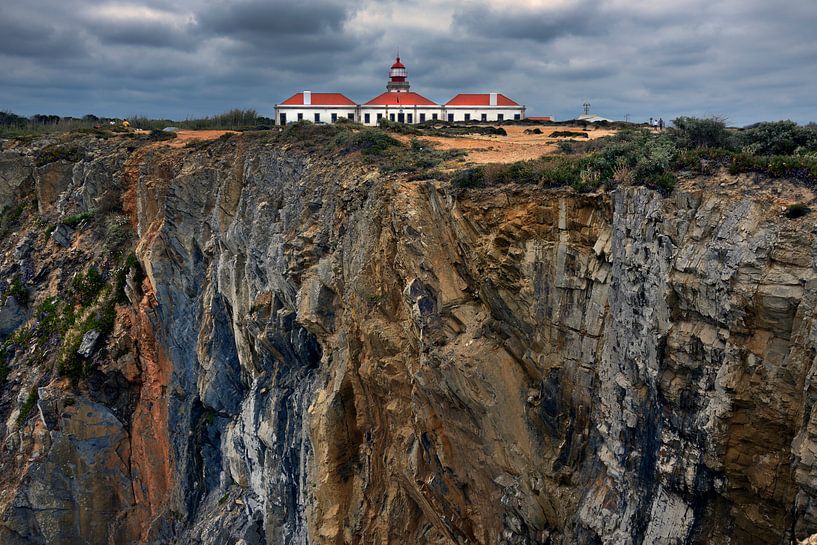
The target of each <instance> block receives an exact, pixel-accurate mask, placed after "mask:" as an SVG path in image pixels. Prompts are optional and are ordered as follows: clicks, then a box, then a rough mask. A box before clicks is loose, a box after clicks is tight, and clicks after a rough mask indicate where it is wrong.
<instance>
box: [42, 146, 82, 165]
mask: <svg viewBox="0 0 817 545" xmlns="http://www.w3.org/2000/svg"><path fill="white" fill-rule="evenodd" d="M82 158H83V154H82V152H81V151H80V150H79V148H78V147H77V146H75V145H74V146H71V145H62V144H51V145H49V146H46V147H44V148H43V149H41V150H40V151H39V153H37V160H36V163H37V166H38V167H41V166H45V165H47V164H49V163H54V162H56V161H68V162H69V163H78V162H79V161H81V160H82Z"/></svg>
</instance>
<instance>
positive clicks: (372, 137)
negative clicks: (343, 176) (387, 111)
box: [336, 128, 402, 156]
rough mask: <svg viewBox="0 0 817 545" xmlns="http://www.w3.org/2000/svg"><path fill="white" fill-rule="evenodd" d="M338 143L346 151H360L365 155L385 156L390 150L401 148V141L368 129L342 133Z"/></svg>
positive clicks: (376, 130) (379, 131) (377, 130)
mask: <svg viewBox="0 0 817 545" xmlns="http://www.w3.org/2000/svg"><path fill="white" fill-rule="evenodd" d="M336 141H337V142H338V143H339V144H341V145H343V146H344V148H345V151H347V152H351V151H360V152H361V153H363V154H364V155H377V156H383V155H385V153H386V152H387V151H389V149H390V148H393V147H400V146H402V144H401V143H400V141H398V140H396V139H394V138H392V137H391V136H389V135H388V134H387V133H385V132H384V131H382V130H380V129H374V128H366V129H362V130H360V131H356V132H347V133H341V134H340V135H338V138H337V139H336Z"/></svg>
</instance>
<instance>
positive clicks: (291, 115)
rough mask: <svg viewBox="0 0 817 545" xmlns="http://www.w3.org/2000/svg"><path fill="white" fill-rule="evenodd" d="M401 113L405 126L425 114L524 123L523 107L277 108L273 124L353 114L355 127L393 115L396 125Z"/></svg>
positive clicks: (328, 120)
mask: <svg viewBox="0 0 817 545" xmlns="http://www.w3.org/2000/svg"><path fill="white" fill-rule="evenodd" d="M401 111H402V112H403V114H404V115H405V117H404V122H405V123H408V114H411V116H412V117H411V123H412V124H417V123H421V121H420V115H421V114H425V120H426V121H431V120H432V119H433V115H434V114H437V119H439V120H440V121H447V120H448V114H454V121H465V114H470V116H471V121H481V119H482V114H483V113H484V114H486V115H487V120H488V121H498V117H497V116H498V114H503V115H504V121H512V120H513V118H514V115H515V114H519V116H520V118H521V119H525V108H524V107H522V106H494V107H491V106H483V107H474V106H448V107H442V106H403V107H399V106H388V107H386V106H360V107H359V108H358V107H355V106H306V105H304V106H301V105H296V106H278V107H277V108H276V109H275V124H276V125H280V124H281V114H282V113H286V121H287V123H295V122H297V121H298V114H301V115H302V116H303V119H305V120H307V121H312V122H313V123H314V122H315V114H316V113H320V114H321V123H331V122H332V114H337V116H338V119H340V118H348V117H349V114H352V116H353V119H354V120H355V121H357V122H358V123H363V124H364V125H369V126H375V125H377V114H381V115H382V116H383V117H385V118H386V119H390V115H391V114H394V120H395V121H397V119H398V114H399V113H400V112H401ZM366 114H369V121H368V122H366V117H365V116H366Z"/></svg>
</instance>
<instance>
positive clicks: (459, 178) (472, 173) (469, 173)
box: [451, 167, 484, 188]
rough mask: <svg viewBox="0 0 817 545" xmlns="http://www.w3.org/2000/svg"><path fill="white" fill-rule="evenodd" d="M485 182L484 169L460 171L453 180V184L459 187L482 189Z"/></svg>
mask: <svg viewBox="0 0 817 545" xmlns="http://www.w3.org/2000/svg"><path fill="white" fill-rule="evenodd" d="M483 180H484V174H483V169H482V168H481V167H476V168H467V169H465V170H460V171H459V172H457V173H456V174H454V177H453V178H452V179H451V183H453V184H454V185H456V186H457V187H462V188H469V187H481V186H482V182H483Z"/></svg>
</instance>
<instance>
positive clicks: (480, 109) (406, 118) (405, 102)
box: [275, 53, 525, 126]
mask: <svg viewBox="0 0 817 545" xmlns="http://www.w3.org/2000/svg"><path fill="white" fill-rule="evenodd" d="M342 119H348V120H351V121H355V122H357V123H360V124H362V125H367V126H372V125H378V124H380V122H381V121H383V120H386V121H393V122H395V123H408V124H410V125H411V124H415V123H426V122H434V121H448V122H450V123H455V122H458V121H462V122H472V121H474V122H482V123H490V122H500V123H501V122H503V121H511V120H520V119H525V106H524V105H523V104H519V103H518V102H515V101H513V100H511V99H510V98H508V97H506V96H505V95H503V94H502V93H497V92H490V93H460V94H458V95H456V96H455V97H454V98H452V99H451V100H449V101H448V102H446V103H445V104H438V103H436V102H434V101H433V100H429V99H428V98H426V97H424V96H423V95H421V94H418V93H415V92H413V91H411V87H410V86H409V82H408V73H407V72H406V65H405V64H403V63H402V62H401V61H400V55H399V53H398V55H397V58H396V59H395V60H394V64H392V65H391V67H390V68H389V81H388V82H387V83H386V92H385V93H380V94H379V95H377V96H376V97H374V98H373V99H371V100H369V101H367V102H364V103H363V104H360V103H355V102H353V101H352V100H351V99H349V98H347V97H346V96H345V95H343V93H313V92H310V91H303V92H301V93H295V94H294V95H292V96H291V97H289V98H288V99H286V100H284V101H283V102H281V103H280V104H276V105H275V120H276V122H277V124H279V125H286V124H287V123H292V122H296V121H311V122H313V123H335V122H337V121H340V120H342Z"/></svg>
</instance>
